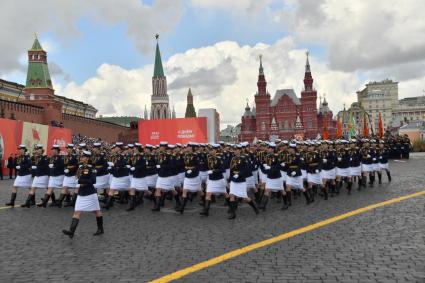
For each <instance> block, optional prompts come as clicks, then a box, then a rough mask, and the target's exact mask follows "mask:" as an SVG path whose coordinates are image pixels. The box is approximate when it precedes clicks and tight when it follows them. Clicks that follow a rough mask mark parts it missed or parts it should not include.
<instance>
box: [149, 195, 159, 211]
mask: <svg viewBox="0 0 425 283" xmlns="http://www.w3.org/2000/svg"><path fill="white" fill-rule="evenodd" d="M154 203H155V205H154V207H153V208H152V209H151V210H152V211H160V210H161V197H155V200H154Z"/></svg>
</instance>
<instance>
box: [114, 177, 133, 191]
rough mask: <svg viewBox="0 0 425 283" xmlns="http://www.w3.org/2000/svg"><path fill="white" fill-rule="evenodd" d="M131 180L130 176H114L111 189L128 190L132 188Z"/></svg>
mask: <svg viewBox="0 0 425 283" xmlns="http://www.w3.org/2000/svg"><path fill="white" fill-rule="evenodd" d="M130 185H131V180H130V176H124V177H118V178H117V177H112V181H111V189H112V190H117V191H127V190H128V189H130Z"/></svg>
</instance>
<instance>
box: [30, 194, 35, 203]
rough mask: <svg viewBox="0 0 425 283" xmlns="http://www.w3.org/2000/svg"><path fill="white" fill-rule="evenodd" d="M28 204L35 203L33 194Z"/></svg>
mask: <svg viewBox="0 0 425 283" xmlns="http://www.w3.org/2000/svg"><path fill="white" fill-rule="evenodd" d="M30 205H35V194H34V195H31V201H30Z"/></svg>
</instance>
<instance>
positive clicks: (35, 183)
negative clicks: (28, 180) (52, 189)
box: [31, 175, 49, 189]
mask: <svg viewBox="0 0 425 283" xmlns="http://www.w3.org/2000/svg"><path fill="white" fill-rule="evenodd" d="M48 184H49V176H47V175H45V176H35V177H34V179H33V180H32V186H31V187H33V188H36V189H47V185H48Z"/></svg>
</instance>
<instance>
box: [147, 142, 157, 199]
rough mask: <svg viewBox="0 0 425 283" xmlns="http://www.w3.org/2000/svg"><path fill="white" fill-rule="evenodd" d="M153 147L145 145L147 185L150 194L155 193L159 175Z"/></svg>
mask: <svg viewBox="0 0 425 283" xmlns="http://www.w3.org/2000/svg"><path fill="white" fill-rule="evenodd" d="M152 149H153V146H152V145H150V144H147V145H145V159H146V184H147V186H148V189H149V191H150V192H152V193H155V186H156V180H157V179H158V173H157V168H156V156H155V154H153V153H152Z"/></svg>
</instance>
